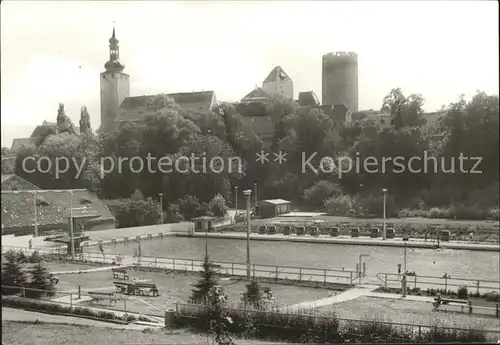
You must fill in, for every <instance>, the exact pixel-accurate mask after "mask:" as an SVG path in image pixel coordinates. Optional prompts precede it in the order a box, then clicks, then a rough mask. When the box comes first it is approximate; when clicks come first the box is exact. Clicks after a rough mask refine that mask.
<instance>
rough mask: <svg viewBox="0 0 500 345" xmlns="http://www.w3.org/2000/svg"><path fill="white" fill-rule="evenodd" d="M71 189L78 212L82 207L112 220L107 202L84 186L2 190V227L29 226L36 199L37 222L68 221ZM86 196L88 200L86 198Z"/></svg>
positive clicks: (56, 222)
mask: <svg viewBox="0 0 500 345" xmlns="http://www.w3.org/2000/svg"><path fill="white" fill-rule="evenodd" d="M70 191H72V192H73V202H72V205H73V210H75V209H76V208H82V209H81V210H75V212H78V214H81V213H82V212H84V211H83V210H84V208H85V209H87V210H88V212H90V213H95V212H98V213H99V214H101V216H100V217H99V218H96V220H114V219H115V218H114V217H113V215H112V214H111V212H110V211H109V209H108V208H107V206H106V205H105V204H104V203H103V202H102V201H101V200H99V198H97V196H95V195H94V194H93V193H91V192H89V191H88V190H85V189H73V190H36V191H34V190H33V191H2V228H3V229H12V228H14V229H15V228H21V227H29V226H32V225H33V224H34V212H35V205H34V204H35V203H34V198H35V195H36V198H37V200H38V201H40V202H37V204H39V206H37V207H36V209H37V224H38V225H40V226H43V225H56V224H67V223H68V217H69V215H70V210H69V192H70ZM87 200H89V201H90V203H89V202H87Z"/></svg>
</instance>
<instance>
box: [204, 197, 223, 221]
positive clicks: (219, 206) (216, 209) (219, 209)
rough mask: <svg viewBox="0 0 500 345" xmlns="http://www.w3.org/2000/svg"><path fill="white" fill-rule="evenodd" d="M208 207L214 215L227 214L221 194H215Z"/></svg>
mask: <svg viewBox="0 0 500 345" xmlns="http://www.w3.org/2000/svg"><path fill="white" fill-rule="evenodd" d="M208 209H209V211H210V212H211V213H213V215H214V216H215V217H224V216H225V215H226V214H227V206H226V200H225V199H224V197H223V196H222V195H221V194H217V195H215V196H214V198H213V199H212V200H211V201H210V203H209V204H208Z"/></svg>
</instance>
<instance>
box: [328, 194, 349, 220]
mask: <svg viewBox="0 0 500 345" xmlns="http://www.w3.org/2000/svg"><path fill="white" fill-rule="evenodd" d="M354 204H355V203H354V200H353V198H352V197H350V196H348V195H343V196H337V197H331V198H328V199H326V200H325V208H326V210H327V212H328V213H330V214H332V215H335V216H345V215H347V214H348V213H349V211H351V210H352V209H353V208H354Z"/></svg>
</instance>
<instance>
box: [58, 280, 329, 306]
mask: <svg viewBox="0 0 500 345" xmlns="http://www.w3.org/2000/svg"><path fill="white" fill-rule="evenodd" d="M129 275H130V279H131V280H132V279H133V278H134V277H143V278H144V279H150V280H151V282H152V283H156V285H157V286H158V289H159V294H160V296H158V297H148V296H140V297H135V296H126V295H123V296H124V297H128V298H127V301H126V308H127V310H130V311H134V312H142V313H145V314H146V313H147V314H158V315H162V314H163V310H164V309H169V308H174V307H175V303H176V302H184V303H186V302H187V300H188V298H189V297H190V296H191V290H192V289H193V284H195V283H196V282H197V281H198V279H199V277H198V275H197V274H192V273H184V272H182V273H181V272H174V273H160V272H142V271H134V270H130V271H129ZM59 279H60V281H59V284H58V285H57V289H58V291H67V292H76V289H77V286H78V285H80V286H81V291H82V294H85V290H94V291H95V290H96V289H102V291H108V292H113V291H115V288H114V286H113V281H114V279H113V277H112V273H111V271H101V272H92V273H80V274H65V275H61V276H59ZM219 284H220V285H221V286H222V287H223V288H224V290H225V292H226V293H227V295H228V297H229V306H231V307H237V306H238V303H239V302H240V300H241V294H242V293H243V292H244V291H246V287H245V285H246V281H244V280H240V279H229V278H222V279H220V280H219ZM261 287H262V288H264V287H269V288H270V289H271V291H272V293H273V295H274V297H275V299H276V301H277V302H278V303H280V304H282V305H288V304H295V303H300V302H304V301H310V300H316V299H320V298H325V297H328V296H329V294H330V293H332V291H331V290H326V289H319V288H318V289H316V288H307V287H300V286H292V285H279V284H268V283H266V284H261ZM57 295H58V297H59V296H60V294H57ZM141 301H142V302H141ZM144 302H145V303H144ZM88 303H89V302H84V303H81V304H82V305H85V304H88ZM100 304H101V305H102V306H103V307H106V306H107V305H108V303H106V302H100ZM124 307H125V303H124V302H123V301H119V302H118V303H117V305H116V308H119V309H122V308H124Z"/></svg>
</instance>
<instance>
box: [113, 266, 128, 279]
mask: <svg viewBox="0 0 500 345" xmlns="http://www.w3.org/2000/svg"><path fill="white" fill-rule="evenodd" d="M111 271H112V272H113V278H114V279H120V278H121V279H124V280H129V276H128V274H127V270H126V269H124V268H113V269H111Z"/></svg>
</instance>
